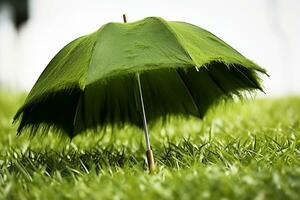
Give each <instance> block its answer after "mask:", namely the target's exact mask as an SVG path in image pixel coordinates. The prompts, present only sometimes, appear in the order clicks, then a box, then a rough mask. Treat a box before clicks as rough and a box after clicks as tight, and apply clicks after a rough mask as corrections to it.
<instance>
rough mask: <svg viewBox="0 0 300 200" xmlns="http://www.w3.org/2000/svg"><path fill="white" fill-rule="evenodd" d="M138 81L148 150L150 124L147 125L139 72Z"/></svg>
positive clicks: (149, 147)
mask: <svg viewBox="0 0 300 200" xmlns="http://www.w3.org/2000/svg"><path fill="white" fill-rule="evenodd" d="M137 81H138V85H139V94H140V100H141V107H142V112H143V124H144V133H145V140H146V147H147V150H151V146H150V139H149V132H148V126H147V119H146V113H145V107H144V100H143V92H142V86H141V80H140V74H139V73H137Z"/></svg>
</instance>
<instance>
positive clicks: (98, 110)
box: [14, 16, 266, 170]
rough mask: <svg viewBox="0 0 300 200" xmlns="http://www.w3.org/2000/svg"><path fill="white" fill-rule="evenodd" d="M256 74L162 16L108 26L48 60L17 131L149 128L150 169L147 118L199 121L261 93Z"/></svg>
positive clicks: (211, 38) (232, 54) (205, 37)
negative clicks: (226, 102) (226, 103)
mask: <svg viewBox="0 0 300 200" xmlns="http://www.w3.org/2000/svg"><path fill="white" fill-rule="evenodd" d="M124 22H126V17H125V16H124ZM259 73H266V71H265V70H264V69H262V68H260V67H259V66H258V65H256V64H255V63H253V62H252V61H250V60H248V59H247V58H245V57H244V56H243V55H241V54H240V53H239V52H238V51H236V50H235V49H233V48H232V47H230V46H229V45H228V44H226V43H225V42H224V41H222V40H221V39H219V38H218V37H216V36H215V35H213V34H212V33H210V32H208V31H206V30H204V29H202V28H200V27H197V26H195V25H192V24H189V23H185V22H174V21H166V20H164V19H162V18H159V17H149V18H145V19H143V20H140V21H137V22H133V23H126V24H125V23H108V24H105V25H103V26H102V27H101V28H100V29H98V30H97V31H96V32H94V33H91V34H89V35H86V36H82V37H80V38H78V39H75V40H74V41H72V42H70V43H69V44H68V45H67V46H65V47H64V48H63V49H62V50H61V51H60V52H59V53H58V54H57V55H56V56H55V57H54V58H53V59H52V60H51V62H50V63H49V64H48V66H47V67H46V69H45V70H44V71H43V73H42V74H41V75H40V77H39V79H38V80H37V82H36V83H35V85H34V87H33V88H32V90H31V91H30V93H29V95H28V97H27V99H26V101H25V103H24V105H23V106H22V107H21V108H20V109H19V110H18V112H17V113H16V115H15V117H14V121H16V120H19V122H20V123H19V128H18V133H21V132H22V131H23V130H26V129H29V131H30V132H31V133H32V134H35V133H36V132H40V131H41V132H48V131H49V129H54V131H56V132H60V133H65V134H68V135H69V136H70V137H74V136H75V135H77V134H79V133H82V132H84V131H85V130H94V131H97V130H99V127H102V128H103V127H106V126H123V125H124V124H132V125H136V126H138V127H141V128H142V127H144V132H145V138H146V146H147V158H148V165H149V167H150V169H151V170H152V169H153V166H154V165H153V156H152V151H151V146H150V141H149V134H148V128H147V120H148V121H154V120H156V119H162V118H166V117H167V116H171V115H182V116H191V115H192V116H196V117H199V118H202V117H203V116H204V114H205V112H206V111H207V109H208V108H209V107H210V106H211V105H213V104H215V103H216V102H218V101H220V100H222V99H228V98H231V97H232V96H235V95H238V96H240V94H241V92H242V91H244V90H247V91H252V90H255V89H259V90H262V87H261V84H260V79H259V76H258V74H259ZM146 116H147V120H146Z"/></svg>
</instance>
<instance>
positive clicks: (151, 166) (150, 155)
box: [146, 149, 155, 173]
mask: <svg viewBox="0 0 300 200" xmlns="http://www.w3.org/2000/svg"><path fill="white" fill-rule="evenodd" d="M146 155H147V162H148V168H149V172H150V173H153V172H154V171H155V165H154V157H153V152H152V150H151V149H150V150H147V151H146Z"/></svg>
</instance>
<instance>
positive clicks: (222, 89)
mask: <svg viewBox="0 0 300 200" xmlns="http://www.w3.org/2000/svg"><path fill="white" fill-rule="evenodd" d="M204 68H205V70H206V71H207V73H208V75H209V77H210V78H211V80H212V81H213V83H214V84H215V85H216V86H217V88H219V89H220V90H221V91H222V92H223V93H224V94H225V95H226V94H227V92H226V91H225V89H224V88H223V87H222V86H221V85H220V83H219V82H218V81H217V80H216V79H215V78H214V77H213V75H212V74H211V72H210V71H209V70H208V69H207V68H206V67H204Z"/></svg>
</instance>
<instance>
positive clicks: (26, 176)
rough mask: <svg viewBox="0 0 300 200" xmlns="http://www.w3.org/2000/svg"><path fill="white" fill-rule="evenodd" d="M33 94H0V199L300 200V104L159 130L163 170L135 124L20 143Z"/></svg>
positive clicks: (287, 102) (277, 103)
mask: <svg viewBox="0 0 300 200" xmlns="http://www.w3.org/2000/svg"><path fill="white" fill-rule="evenodd" d="M23 98H24V95H19V94H8V93H7V92H6V93H5V92H1V93H0V199H173V198H177V199H257V200H260V199H299V197H300V98H298V97H289V98H281V99H263V100H250V101H244V102H239V103H228V104H227V105H226V107H218V108H216V109H214V110H213V111H212V112H211V113H209V114H208V115H207V117H206V118H205V119H204V120H203V121H199V120H195V119H189V120H182V119H173V120H172V121H171V122H170V123H169V124H167V125H166V126H160V125H153V127H152V128H151V130H150V131H151V132H150V134H151V140H152V146H153V150H154V154H155V159H156V164H157V172H156V173H155V174H151V175H150V174H148V173H147V167H146V163H145V147H144V138H143V132H142V131H140V130H137V129H134V128H131V127H126V128H125V129H124V130H113V133H110V132H108V133H107V134H105V135H104V136H103V134H91V133H88V134H86V135H82V136H78V137H76V138H74V139H73V140H72V141H71V140H69V139H66V138H63V137H60V136H57V135H55V134H52V133H50V135H48V136H42V134H40V135H39V136H37V137H34V138H30V137H29V136H28V135H22V136H20V137H17V136H16V135H15V133H16V127H14V126H12V125H11V120H12V116H13V114H14V112H15V111H16V109H17V108H18V106H19V105H20V104H21V103H22V101H23Z"/></svg>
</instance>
